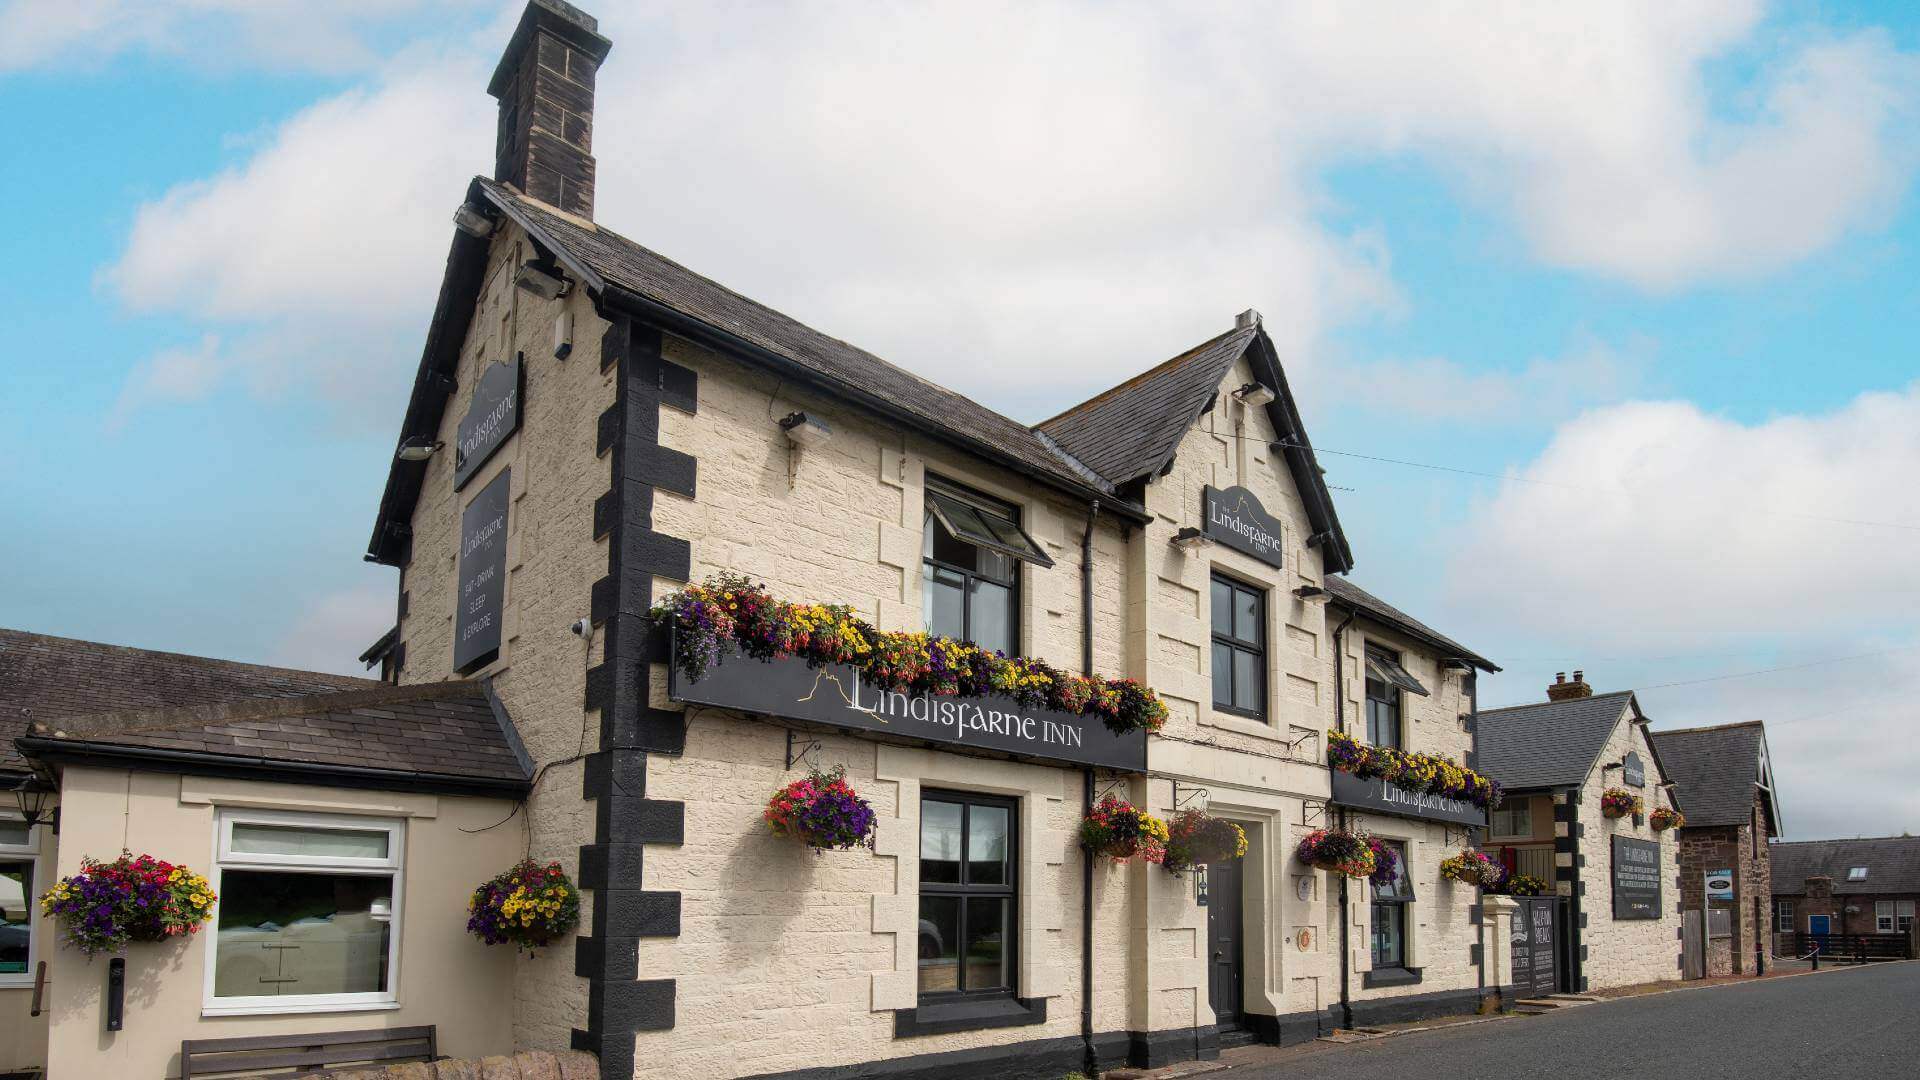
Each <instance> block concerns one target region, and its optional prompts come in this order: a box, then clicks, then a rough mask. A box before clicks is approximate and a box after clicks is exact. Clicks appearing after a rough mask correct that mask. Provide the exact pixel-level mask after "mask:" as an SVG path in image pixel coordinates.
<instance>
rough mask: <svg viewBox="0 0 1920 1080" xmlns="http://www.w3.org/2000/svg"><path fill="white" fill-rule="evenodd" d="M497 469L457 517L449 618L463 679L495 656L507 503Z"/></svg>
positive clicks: (505, 476)
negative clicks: (455, 577) (454, 591)
mask: <svg viewBox="0 0 1920 1080" xmlns="http://www.w3.org/2000/svg"><path fill="white" fill-rule="evenodd" d="M510 472H511V470H508V469H502V470H500V475H499V476H496V477H494V478H493V480H492V481H491V482H489V483H488V484H487V486H486V487H483V488H481V489H480V494H478V495H475V496H474V497H473V501H472V502H470V503H468V504H467V508H466V509H465V510H464V511H462V512H461V514H460V576H459V582H460V595H459V596H458V597H456V598H455V602H456V605H457V606H456V607H455V609H454V616H453V629H454V635H453V669H454V670H455V671H458V672H461V673H463V674H464V673H465V672H468V671H471V670H472V669H474V668H477V667H480V666H481V665H483V664H486V663H488V662H490V661H491V660H493V658H494V657H496V656H498V655H500V616H501V610H502V608H503V606H504V603H503V602H504V601H505V600H506V596H507V497H508V493H509V491H510V489H511V486H512V482H511V480H510V479H509V474H510Z"/></svg>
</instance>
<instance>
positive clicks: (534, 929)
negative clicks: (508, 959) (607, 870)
mask: <svg viewBox="0 0 1920 1080" xmlns="http://www.w3.org/2000/svg"><path fill="white" fill-rule="evenodd" d="M579 924H580V891H579V890H578V889H576V888H574V887H573V881H572V879H570V878H568V877H567V873H566V871H564V870H562V869H560V864H559V863H557V862H551V863H548V864H547V865H545V866H541V865H540V864H538V863H536V862H534V861H533V860H532V859H527V860H525V861H523V862H521V863H519V864H517V865H515V866H513V867H511V868H510V869H508V870H506V871H505V872H503V873H501V874H499V875H498V876H496V877H494V878H493V879H492V880H491V881H488V882H487V883H486V884H484V885H482V886H480V887H479V888H477V889H475V890H473V898H472V899H470V900H468V901H467V933H469V934H472V935H473V936H474V937H477V938H479V939H480V940H481V941H484V942H486V943H487V944H489V945H499V944H501V943H503V942H509V941H510V942H512V943H513V945H514V947H515V948H516V949H525V950H527V951H528V952H530V953H531V952H532V951H534V950H535V949H537V948H541V947H543V946H547V945H551V944H553V943H554V942H556V941H558V940H560V939H561V938H563V937H566V936H567V935H568V934H570V933H572V932H573V928H574V927H576V926H578V925H579Z"/></svg>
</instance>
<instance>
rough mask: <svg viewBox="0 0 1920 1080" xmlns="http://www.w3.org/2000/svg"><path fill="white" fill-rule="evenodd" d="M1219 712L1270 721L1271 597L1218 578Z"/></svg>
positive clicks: (1215, 603) (1216, 673)
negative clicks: (1268, 598)
mask: <svg viewBox="0 0 1920 1080" xmlns="http://www.w3.org/2000/svg"><path fill="white" fill-rule="evenodd" d="M1212 600H1213V707H1214V708H1215V709H1218V710H1220V711H1221V712H1228V713H1233V714H1234V715H1236V716H1245V717H1249V718H1251V719H1254V720H1265V719H1266V718H1267V594H1266V593H1265V592H1264V591H1262V590H1260V589H1256V588H1254V587H1253V586H1251V585H1246V584H1243V583H1241V582H1239V581H1236V580H1234V579H1233V578H1230V577H1226V576H1223V575H1221V574H1215V575H1213V584H1212Z"/></svg>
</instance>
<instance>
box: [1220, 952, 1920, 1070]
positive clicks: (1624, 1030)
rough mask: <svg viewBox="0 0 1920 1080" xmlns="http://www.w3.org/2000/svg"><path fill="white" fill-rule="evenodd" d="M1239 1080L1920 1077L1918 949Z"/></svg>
mask: <svg viewBox="0 0 1920 1080" xmlns="http://www.w3.org/2000/svg"><path fill="white" fill-rule="evenodd" d="M1225 1075H1228V1076H1231V1077H1234V1078H1236V1080H1302V1078H1308V1077H1311V1078H1312V1080H1381V1078H1383V1077H1393V1078H1420V1077H1433V1078H1445V1077H1460V1078H1481V1080H1491V1078H1504V1077H1527V1078H1533V1077H1539V1078H1542V1080H1584V1078H1588V1077H1591V1078H1594V1080H1602V1078H1604V1080H1762V1078H1772V1077H1793V1078H1799V1077H1841V1078H1845V1080H1895V1078H1898V1080H1915V1078H1920V963H1904V964H1882V965H1875V966H1869V967H1867V968H1848V969H1841V970H1836V971H1826V972H1821V973H1820V974H1816V975H1806V976H1797V977H1793V978H1781V979H1768V980H1766V981H1764V982H1757V983H1748V984H1738V985H1729V986H1718V987H1705V988H1701V989H1696V990H1686V991H1682V992H1679V993H1672V994H1655V995H1651V996H1648V997H1640V998H1631V999H1627V1000H1623V1001H1611V1002H1604V1003H1601V1004H1596V1005H1587V1006H1582V1007H1580V1008H1575V1009H1565V1010H1562V1011H1560V1012H1558V1013H1554V1014H1552V1015H1548V1016H1529V1017H1517V1018H1514V1019H1509V1020H1501V1021H1498V1022H1495V1023H1490V1024H1474V1025H1470V1026H1466V1027H1459V1028H1452V1029H1442V1030H1437V1031H1424V1032H1416V1033H1413V1034H1410V1035H1401V1036H1396V1037H1394V1038H1389V1039H1382V1040H1380V1041H1378V1042H1367V1043H1351V1044H1348V1045H1345V1046H1332V1045H1328V1044H1324V1043H1320V1044H1314V1049H1313V1050H1312V1051H1311V1052H1309V1053H1307V1054H1304V1055H1302V1056H1300V1057H1296V1058H1290V1059H1289V1060H1287V1061H1285V1062H1282V1063H1276V1064H1272V1065H1259V1066H1251V1067H1247V1068H1244V1069H1234V1070H1232V1071H1231V1072H1230V1073H1227V1074H1225Z"/></svg>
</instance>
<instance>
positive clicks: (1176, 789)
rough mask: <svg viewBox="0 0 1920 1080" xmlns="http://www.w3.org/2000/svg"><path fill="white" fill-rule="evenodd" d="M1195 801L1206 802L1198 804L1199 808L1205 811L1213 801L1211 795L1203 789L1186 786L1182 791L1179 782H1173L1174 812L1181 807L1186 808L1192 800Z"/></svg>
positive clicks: (1190, 785)
mask: <svg viewBox="0 0 1920 1080" xmlns="http://www.w3.org/2000/svg"><path fill="white" fill-rule="evenodd" d="M1183 790H1184V791H1185V794H1182V791H1183ZM1195 799H1205V800H1206V802H1203V803H1201V804H1200V808H1201V809H1203V810H1204V809H1206V807H1207V805H1208V804H1209V803H1211V802H1212V801H1213V793H1212V792H1210V791H1208V790H1207V789H1206V788H1203V787H1194V786H1193V785H1192V784H1188V785H1186V786H1185V788H1184V789H1183V788H1182V787H1181V784H1180V781H1178V780H1175V781H1174V782H1173V808H1174V809H1175V810H1178V809H1180V808H1181V807H1183V806H1186V805H1187V804H1188V803H1191V802H1193V800H1195Z"/></svg>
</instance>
